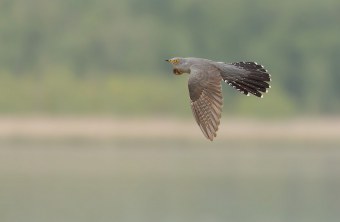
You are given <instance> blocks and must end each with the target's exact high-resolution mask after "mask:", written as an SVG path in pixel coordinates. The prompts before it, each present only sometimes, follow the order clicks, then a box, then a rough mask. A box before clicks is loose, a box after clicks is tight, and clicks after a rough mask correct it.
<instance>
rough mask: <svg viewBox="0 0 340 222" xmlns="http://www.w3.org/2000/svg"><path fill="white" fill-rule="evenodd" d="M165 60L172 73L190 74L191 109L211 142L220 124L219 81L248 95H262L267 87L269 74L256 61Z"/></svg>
mask: <svg viewBox="0 0 340 222" xmlns="http://www.w3.org/2000/svg"><path fill="white" fill-rule="evenodd" d="M165 61H167V62H169V63H171V64H172V66H173V73H174V74H175V75H181V74H183V73H188V74H189V81H188V88H189V95H190V100H191V110H192V113H193V115H194V117H195V119H196V122H197V124H198V125H199V127H200V128H201V130H202V132H203V134H204V136H205V137H206V138H207V139H209V140H211V141H212V140H213V139H214V137H216V132H217V130H218V127H219V125H220V119H221V112H222V106H223V96H222V84H221V82H222V81H224V82H226V83H227V84H229V85H230V86H232V87H234V88H235V89H237V90H238V91H240V92H241V93H243V94H244V95H247V96H249V95H250V94H252V95H254V96H257V97H261V98H262V97H263V95H262V94H263V93H266V92H268V88H270V85H269V83H268V82H270V81H271V78H270V74H269V73H268V72H267V70H266V69H264V67H263V66H262V65H258V64H257V63H256V62H234V63H225V62H215V61H212V60H208V59H202V58H181V57H175V58H172V59H167V60H165Z"/></svg>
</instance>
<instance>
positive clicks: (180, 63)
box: [165, 57, 190, 75]
mask: <svg viewBox="0 0 340 222" xmlns="http://www.w3.org/2000/svg"><path fill="white" fill-rule="evenodd" d="M165 61H167V62H169V63H170V64H171V65H172V66H173V73H174V74H175V75H181V74H183V73H189V72H190V70H189V67H188V65H187V62H186V59H185V58H179V57H174V58H171V59H167V60H165Z"/></svg>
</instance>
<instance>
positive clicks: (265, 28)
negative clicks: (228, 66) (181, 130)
mask: <svg viewBox="0 0 340 222" xmlns="http://www.w3.org/2000/svg"><path fill="white" fill-rule="evenodd" d="M339 12H340V1H338V0H324V1H316V0H286V1H271V0H240V1H236V0H230V1H222V0H220V1H219V0H210V1H203V0H200V1H194V0H173V1H159V0H114V1H112V0H111V1H109V0H97V1H90V0H57V1H53V0H2V1H0V46H1V47H0V49H1V50H0V85H1V87H0V113H3V114H8V113H19V114H21V113H37V112H38V113H50V114H101V113H103V114H110V113H112V114H124V115H125V114H129V115H134V114H143V115H144V114H145V115H157V114H164V113H165V114H173V113H176V114H177V113H178V114H179V113H189V114H190V111H189V110H190V107H189V104H188V103H189V98H188V96H187V86H186V80H187V78H183V77H182V78H177V77H175V76H173V75H172V74H171V67H170V66H169V65H168V64H166V63H165V62H164V59H166V58H169V57H173V56H195V57H205V58H210V59H213V60H218V61H228V62H233V61H240V60H241V61H243V60H249V61H257V62H258V63H261V64H263V65H265V67H266V68H267V69H268V70H269V71H270V72H271V74H272V78H273V82H272V89H271V91H270V93H269V94H268V95H266V96H265V99H263V100H259V99H257V98H251V97H250V98H249V97H244V96H242V95H239V94H238V93H237V92H234V90H233V89H229V87H225V90H224V91H225V92H224V93H225V95H226V97H225V104H226V105H225V106H226V107H227V108H225V112H230V113H234V114H240V113H241V114H242V115H243V114H247V115H248V114H249V115H262V116H268V115H269V116H287V115H303V114H313V115H314V114H336V113H338V112H339V111H340V100H339V96H340V87H339V85H338V84H339V83H340V74H339V70H340V13H339ZM182 95H184V96H183V97H181V96H182ZM183 107H184V108H183Z"/></svg>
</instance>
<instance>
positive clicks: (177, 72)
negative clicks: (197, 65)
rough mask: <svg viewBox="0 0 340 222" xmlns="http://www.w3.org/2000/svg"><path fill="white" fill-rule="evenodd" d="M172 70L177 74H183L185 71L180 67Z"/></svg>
mask: <svg viewBox="0 0 340 222" xmlns="http://www.w3.org/2000/svg"><path fill="white" fill-rule="evenodd" d="M172 72H173V73H174V74H175V75H182V74H183V73H184V72H182V71H181V70H179V69H173V70H172Z"/></svg>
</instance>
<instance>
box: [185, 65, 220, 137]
mask: <svg viewBox="0 0 340 222" xmlns="http://www.w3.org/2000/svg"><path fill="white" fill-rule="evenodd" d="M221 80H222V77H221V75H220V73H219V71H218V70H217V69H216V68H214V67H209V68H208V69H207V68H204V69H202V68H200V67H196V68H195V67H194V68H192V69H191V72H190V77H189V93H190V98H191V109H192V113H193V115H194V117H195V120H196V122H197V124H198V125H199V127H200V128H201V130H202V132H203V134H204V136H205V137H206V138H207V139H209V140H211V141H212V140H213V139H214V137H216V132H217V131H218V127H219V125H220V119H221V113H222V106H223V97H222V85H221Z"/></svg>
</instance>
